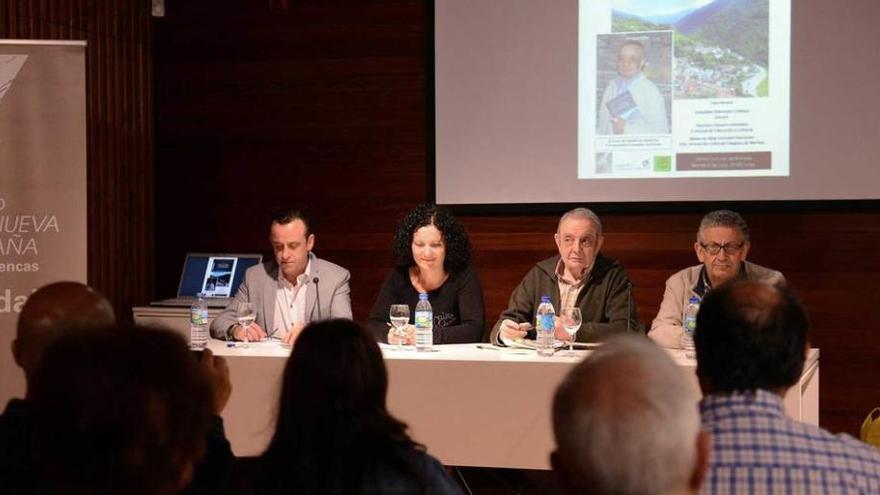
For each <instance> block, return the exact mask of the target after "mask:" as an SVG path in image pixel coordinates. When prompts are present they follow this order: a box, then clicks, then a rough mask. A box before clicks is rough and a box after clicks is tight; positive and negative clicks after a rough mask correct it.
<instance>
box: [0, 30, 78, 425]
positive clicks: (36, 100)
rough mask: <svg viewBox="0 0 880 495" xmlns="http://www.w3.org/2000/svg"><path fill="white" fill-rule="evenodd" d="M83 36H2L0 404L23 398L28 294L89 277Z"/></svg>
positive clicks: (0, 64) (0, 99)
mask: <svg viewBox="0 0 880 495" xmlns="http://www.w3.org/2000/svg"><path fill="white" fill-rule="evenodd" d="M85 59H86V43H85V42H84V41H40V40H0V408H2V407H4V406H5V404H6V402H7V401H8V400H9V399H10V398H12V397H21V396H22V394H23V393H24V389H25V381H24V374H23V373H22V371H21V370H20V369H19V368H18V367H17V366H16V364H15V360H14V359H13V356H12V351H11V343H12V341H13V339H14V338H15V334H16V330H15V329H16V324H17V322H18V315H19V313H20V312H21V308H22V306H23V305H24V303H25V301H27V298H28V297H29V296H30V295H31V293H33V291H34V290H36V289H38V288H39V287H41V286H43V285H45V284H47V283H50V282H54V281H59V280H73V281H79V282H83V283H85V282H86V74H85V69H86V66H85Z"/></svg>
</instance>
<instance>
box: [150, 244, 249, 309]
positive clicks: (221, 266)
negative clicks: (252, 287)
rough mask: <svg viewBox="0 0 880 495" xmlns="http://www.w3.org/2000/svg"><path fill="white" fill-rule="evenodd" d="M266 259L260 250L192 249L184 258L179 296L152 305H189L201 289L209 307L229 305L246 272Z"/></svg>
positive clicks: (178, 289)
mask: <svg viewBox="0 0 880 495" xmlns="http://www.w3.org/2000/svg"><path fill="white" fill-rule="evenodd" d="M262 261H263V256H262V255H259V254H206V253H189V254H187V255H186V259H185V260H184V262H183V270H182V273H181V274H180V284H179V285H178V286H177V296H176V297H173V298H171V299H164V300H162V301H156V302H154V303H151V306H164V307H172V308H177V307H189V306H191V305H192V303H193V301H195V299H196V295H197V294H198V293H199V292H201V293H203V294H204V295H205V300H206V301H207V302H208V307H209V308H225V307H226V306H227V305H229V303H230V301H232V297H233V296H235V293H236V292H237V291H238V286H239V285H241V281H242V280H244V272H245V271H247V269H248V268H250V267H252V266H254V265H257V264H259V263H260V262H262Z"/></svg>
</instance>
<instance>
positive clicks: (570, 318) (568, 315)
mask: <svg viewBox="0 0 880 495" xmlns="http://www.w3.org/2000/svg"><path fill="white" fill-rule="evenodd" d="M582 321H583V319H582V318H581V308H577V307H575V308H571V309H567V310H565V311H563V312H562V327H563V328H565V333H567V334H568V352H569V354H573V353H574V336H575V335H576V334H577V332H578V330H579V329H580V328H581V323H582Z"/></svg>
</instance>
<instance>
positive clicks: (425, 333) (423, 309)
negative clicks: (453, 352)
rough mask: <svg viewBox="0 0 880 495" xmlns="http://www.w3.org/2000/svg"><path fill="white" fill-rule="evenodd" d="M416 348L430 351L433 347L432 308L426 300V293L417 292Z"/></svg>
mask: <svg viewBox="0 0 880 495" xmlns="http://www.w3.org/2000/svg"><path fill="white" fill-rule="evenodd" d="M415 322H416V350H417V351H430V350H431V349H433V348H434V310H433V309H431V303H429V302H428V294H425V293H424V292H423V293H421V294H419V303H418V304H416V317H415Z"/></svg>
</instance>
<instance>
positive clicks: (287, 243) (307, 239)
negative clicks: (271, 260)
mask: <svg viewBox="0 0 880 495" xmlns="http://www.w3.org/2000/svg"><path fill="white" fill-rule="evenodd" d="M269 242H270V243H271V244H272V252H273V253H274V254H275V261H276V262H277V263H278V269H279V270H281V273H282V274H283V275H284V278H286V279H287V280H288V281H290V282H292V283H295V281H296V278H297V277H299V276H300V275H302V274H303V273H305V271H306V266H307V265H308V263H309V253H310V252H311V251H312V248H314V246H315V234H313V233H312V231H311V226H310V225H309V219H308V217H306V215H305V213H304V212H302V211H301V210H295V209H292V208H286V209H283V210H278V211H276V212H275V213H273V214H272V224H271V226H270V227H269Z"/></svg>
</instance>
